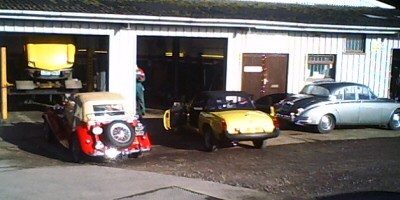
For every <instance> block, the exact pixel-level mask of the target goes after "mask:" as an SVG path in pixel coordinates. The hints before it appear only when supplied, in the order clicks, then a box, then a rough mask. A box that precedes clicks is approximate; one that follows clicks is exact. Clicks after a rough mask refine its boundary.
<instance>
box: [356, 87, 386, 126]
mask: <svg viewBox="0 0 400 200" xmlns="http://www.w3.org/2000/svg"><path fill="white" fill-rule="evenodd" d="M357 94H358V98H359V100H360V124H365V125H377V124H380V118H381V111H382V106H383V104H380V103H379V102H378V101H377V98H376V96H375V95H374V94H373V93H372V92H371V91H370V89H369V88H367V87H361V86H357Z"/></svg>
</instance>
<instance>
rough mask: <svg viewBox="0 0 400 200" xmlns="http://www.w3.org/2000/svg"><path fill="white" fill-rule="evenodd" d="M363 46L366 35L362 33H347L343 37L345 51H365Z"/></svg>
mask: <svg viewBox="0 0 400 200" xmlns="http://www.w3.org/2000/svg"><path fill="white" fill-rule="evenodd" d="M365 46H366V36H365V35H364V34H354V35H347V36H346V37H345V53H365ZM350 47H351V48H350Z"/></svg>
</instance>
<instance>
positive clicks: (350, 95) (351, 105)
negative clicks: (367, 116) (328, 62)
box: [335, 86, 359, 125]
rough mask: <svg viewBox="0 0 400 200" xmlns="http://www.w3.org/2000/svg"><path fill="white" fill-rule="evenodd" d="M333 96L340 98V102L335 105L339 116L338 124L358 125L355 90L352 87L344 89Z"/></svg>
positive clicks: (357, 102)
mask: <svg viewBox="0 0 400 200" xmlns="http://www.w3.org/2000/svg"><path fill="white" fill-rule="evenodd" d="M335 96H337V97H340V99H339V98H338V99H337V100H338V101H340V103H339V104H337V105H336V110H337V113H338V115H339V119H337V123H338V124H343V125H351V124H358V123H359V101H357V100H356V95H355V88H354V87H353V86H349V87H344V88H342V89H341V90H338V91H337V92H336V93H335Z"/></svg>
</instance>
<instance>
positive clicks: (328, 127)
mask: <svg viewBox="0 0 400 200" xmlns="http://www.w3.org/2000/svg"><path fill="white" fill-rule="evenodd" d="M335 123H336V122H335V118H334V117H333V116H332V115H324V116H322V117H321V120H320V121H319V124H318V125H317V129H318V132H320V133H329V132H331V131H332V130H333V129H334V128H335Z"/></svg>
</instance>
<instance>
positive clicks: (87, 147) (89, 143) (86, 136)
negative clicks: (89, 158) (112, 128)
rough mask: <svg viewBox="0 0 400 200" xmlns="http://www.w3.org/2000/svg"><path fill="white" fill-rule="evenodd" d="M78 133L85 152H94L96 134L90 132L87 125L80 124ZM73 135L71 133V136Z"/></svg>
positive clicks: (77, 129) (77, 128)
mask: <svg viewBox="0 0 400 200" xmlns="http://www.w3.org/2000/svg"><path fill="white" fill-rule="evenodd" d="M73 134H76V136H77V137H78V140H79V144H80V146H81V150H82V152H83V153H85V154H87V155H89V154H92V153H93V152H94V145H95V144H94V141H95V140H94V135H93V134H91V133H90V130H88V129H87V126H86V125H79V126H77V127H76V132H75V133H73ZM72 137H73V136H72V135H71V138H72Z"/></svg>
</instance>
